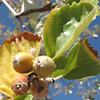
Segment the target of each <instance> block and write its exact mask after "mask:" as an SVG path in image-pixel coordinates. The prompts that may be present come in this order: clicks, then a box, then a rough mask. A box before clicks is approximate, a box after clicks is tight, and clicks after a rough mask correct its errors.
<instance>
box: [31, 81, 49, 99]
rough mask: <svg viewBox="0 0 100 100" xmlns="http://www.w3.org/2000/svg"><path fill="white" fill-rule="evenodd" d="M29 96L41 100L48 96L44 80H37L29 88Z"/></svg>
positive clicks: (47, 88) (47, 87)
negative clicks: (40, 99)
mask: <svg viewBox="0 0 100 100" xmlns="http://www.w3.org/2000/svg"><path fill="white" fill-rule="evenodd" d="M30 91H31V94H32V95H33V96H34V97H36V98H43V97H45V96H47V95H48V92H49V86H48V84H47V82H46V81H44V80H37V81H36V82H33V83H32V84H31V86H30Z"/></svg>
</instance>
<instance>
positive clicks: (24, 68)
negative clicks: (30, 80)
mask: <svg viewBox="0 0 100 100" xmlns="http://www.w3.org/2000/svg"><path fill="white" fill-rule="evenodd" d="M34 59H35V58H34V57H33V56H32V55H31V54H29V53H26V52H20V53H18V54H17V55H16V56H14V58H13V59H12V64H13V68H14V69H15V70H16V71H17V72H19V73H28V72H30V71H31V70H32V66H33V60H34Z"/></svg>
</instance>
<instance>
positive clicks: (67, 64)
mask: <svg viewBox="0 0 100 100" xmlns="http://www.w3.org/2000/svg"><path fill="white" fill-rule="evenodd" d="M78 53H79V45H78V44H76V45H75V46H74V47H73V48H72V49H71V51H70V53H69V55H68V56H67V57H66V56H64V55H61V56H59V57H56V58H54V59H53V60H54V62H55V64H56V69H55V71H54V73H53V74H52V76H51V77H57V76H60V75H62V76H64V75H66V74H67V73H69V72H70V71H71V70H73V69H74V68H76V67H77V66H76V62H77V55H78Z"/></svg>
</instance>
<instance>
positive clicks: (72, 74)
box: [65, 39, 100, 80]
mask: <svg viewBox="0 0 100 100" xmlns="http://www.w3.org/2000/svg"><path fill="white" fill-rule="evenodd" d="M74 49H75V50H76V49H77V50H78V51H77V52H76V54H75V52H72V51H71V52H70V54H69V56H68V58H67V61H70V63H66V65H65V73H66V74H67V75H66V76H65V78H66V79H71V80H72V79H82V78H86V77H92V76H96V75H98V74H99V73H100V61H99V60H98V56H97V51H95V50H94V49H93V48H92V47H89V44H88V43H87V40H85V39H83V40H82V41H80V42H79V43H77V44H76V45H75V46H74V47H73V49H72V50H74ZM70 55H73V56H72V57H71V56H70ZM71 60H72V62H71ZM73 60H74V62H73ZM72 68H73V70H72ZM70 69H71V70H70Z"/></svg>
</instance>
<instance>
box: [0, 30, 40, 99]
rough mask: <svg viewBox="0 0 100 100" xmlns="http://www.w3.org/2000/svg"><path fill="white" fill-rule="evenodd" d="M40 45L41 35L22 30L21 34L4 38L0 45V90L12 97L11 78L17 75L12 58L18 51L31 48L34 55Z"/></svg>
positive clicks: (26, 50) (27, 50)
mask: <svg viewBox="0 0 100 100" xmlns="http://www.w3.org/2000/svg"><path fill="white" fill-rule="evenodd" d="M40 47H41V37H39V36H38V35H34V34H33V33H28V32H27V31H24V32H23V33H22V34H21V33H18V35H17V36H16V37H15V36H12V37H11V39H10V40H6V39H5V41H4V42H3V43H2V46H1V47H0V92H2V93H3V94H5V95H7V96H9V97H14V96H15V93H14V92H13V91H12V90H11V82H12V78H13V77H15V76H16V75H18V74H19V73H17V72H16V71H15V70H14V69H13V66H12V58H13V57H14V56H15V55H16V54H17V53H18V52H28V53H30V50H31V48H33V49H34V50H35V51H34V52H35V53H34V54H35V57H36V56H38V54H39V51H40Z"/></svg>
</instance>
